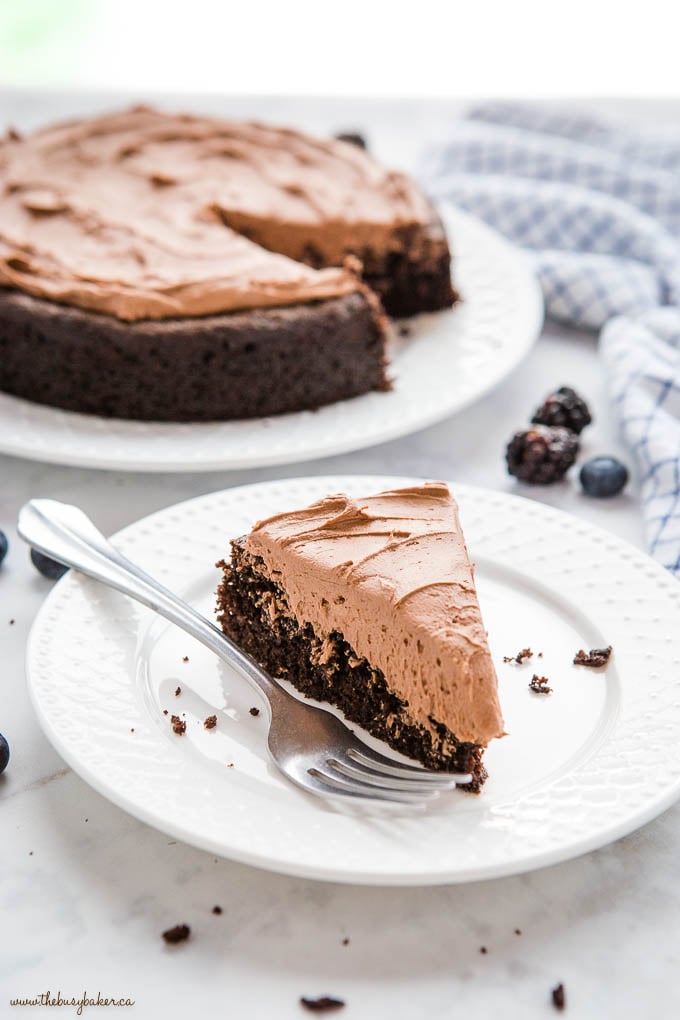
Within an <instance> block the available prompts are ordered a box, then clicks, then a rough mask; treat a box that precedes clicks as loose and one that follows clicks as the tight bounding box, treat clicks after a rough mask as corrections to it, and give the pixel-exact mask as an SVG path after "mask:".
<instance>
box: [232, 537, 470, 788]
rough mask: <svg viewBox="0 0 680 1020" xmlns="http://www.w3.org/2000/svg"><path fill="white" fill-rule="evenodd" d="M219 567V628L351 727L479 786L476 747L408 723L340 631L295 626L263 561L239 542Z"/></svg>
mask: <svg viewBox="0 0 680 1020" xmlns="http://www.w3.org/2000/svg"><path fill="white" fill-rule="evenodd" d="M218 566H221V567H222V568H223V570H224V579H223V581H222V583H221V585H220V587H219V590H218V610H219V620H220V624H221V626H222V629H223V630H224V632H225V633H226V634H227V635H228V636H229V637H230V638H232V640H234V641H236V642H237V644H239V645H240V646H241V647H242V648H243V649H245V651H247V652H248V653H249V654H250V655H252V656H253V658H255V659H256V660H258V661H259V662H260V663H262V665H263V666H264V667H265V669H267V670H268V671H269V672H270V673H271V674H272V675H273V676H279V677H281V678H282V679H286V680H289V681H290V682H291V683H292V684H293V685H294V686H295V687H296V688H297V689H298V690H299V691H301V692H302V693H303V694H305V695H306V696H307V697H310V698H315V699H317V700H319V701H327V702H329V703H331V704H333V705H335V706H337V707H338V708H339V709H340V710H341V711H342V712H343V713H344V715H345V716H346V718H347V719H349V720H350V721H351V722H354V723H357V724H358V725H360V726H362V727H363V728H364V729H365V730H367V731H368V732H369V733H370V734H372V735H373V736H374V737H376V738H377V739H379V740H384V741H385V742H386V743H387V744H388V745H389V746H390V747H392V748H393V749H394V750H395V751H399V752H401V753H403V754H405V755H407V756H408V757H410V758H414V759H416V760H417V761H420V762H422V764H423V765H425V766H426V767H427V768H429V769H434V770H438V771H449V772H452V771H453V772H466V773H470V774H471V775H472V777H473V781H472V783H471V784H469V785H468V786H467V787H465V789H468V790H470V791H471V792H477V791H478V790H479V789H480V787H481V785H482V784H483V783H484V781H485V779H486V775H487V774H486V770H485V768H484V766H483V764H482V754H483V748H482V747H480V746H478V745H475V744H473V743H470V742H465V741H459V740H458V739H457V737H456V735H455V734H454V733H452V732H451V730H450V729H449V728H448V727H447V726H446V725H444V724H443V723H441V722H439V721H438V720H437V719H435V718H430V719H429V726H428V727H425V726H422V725H419V724H417V723H414V722H413V721H412V719H411V717H410V715H409V711H408V708H409V706H408V704H407V703H406V702H405V701H403V699H401V698H399V697H398V696H397V695H396V694H395V693H394V692H393V691H391V690H390V689H389V687H388V684H387V682H386V680H385V676H384V674H383V673H382V672H381V671H380V670H379V669H376V668H374V667H373V666H372V665H371V663H370V662H368V661H367V659H366V658H362V657H360V656H358V655H357V654H356V652H355V650H354V649H353V648H352V647H351V646H350V645H349V644H348V643H347V641H345V639H344V636H343V635H342V634H341V633H339V632H337V631H335V632H332V633H331V634H330V635H329V636H328V637H326V638H323V639H322V638H321V637H319V636H317V635H316V634H315V632H314V629H313V627H312V626H311V624H309V623H307V624H302V625H301V624H300V623H299V622H298V620H297V619H296V617H295V614H294V613H293V611H292V610H291V608H290V605H289V602H288V598H287V595H286V592H285V591H284V589H283V588H282V587H281V586H280V585H279V584H278V583H277V582H276V580H275V579H274V578H273V577H271V576H269V575H268V574H267V569H266V566H265V564H264V561H263V560H261V559H259V558H257V557H254V556H252V555H251V554H249V553H248V552H247V550H246V548H245V539H239V540H237V541H235V542H233V543H232V557H231V562H229V563H225V562H222V563H220V564H218Z"/></svg>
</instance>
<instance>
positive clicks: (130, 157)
mask: <svg viewBox="0 0 680 1020" xmlns="http://www.w3.org/2000/svg"><path fill="white" fill-rule="evenodd" d="M428 220H429V213H428V208H427V205H426V202H425V199H424V198H423V196H422V194H421V193H420V191H419V190H418V189H417V187H416V185H415V184H414V183H412V182H411V181H410V180H409V179H408V178H407V177H405V176H403V175H401V174H398V173H394V172H390V171H387V170H384V169H383V168H382V167H380V166H379V164H377V163H376V162H375V161H374V160H373V159H372V158H371V157H370V156H369V155H368V154H367V153H365V152H363V151H361V150H360V149H358V148H357V147H356V146H353V145H350V144H348V143H345V142H341V141H336V140H327V141H320V140H315V139H313V138H309V137H307V136H305V135H303V134H300V133H299V132H297V131H292V130H286V129H283V128H273V127H266V126H264V125H262V124H252V123H239V122H233V121H226V120H215V119H212V118H207V117H197V116H190V115H171V114H165V113H160V112H157V111H154V110H150V109H148V108H146V107H138V108H135V109H133V110H129V111H126V112H123V113H118V114H112V115H107V116H103V117H98V118H95V119H91V120H82V121H77V122H73V123H69V124H63V125H59V126H56V127H52V128H48V129H45V130H43V131H39V132H37V133H35V134H33V135H30V136H28V137H26V138H25V139H22V138H20V137H18V136H16V134H15V133H12V134H10V135H8V136H7V138H6V139H5V140H4V141H3V142H2V143H0V286H3V285H4V286H9V287H16V288H19V289H21V290H24V291H26V292H28V293H30V294H33V295H35V296H37V297H41V298H47V299H49V300H51V301H57V302H61V303H64V304H70V305H76V306H78V307H80V308H86V309H93V310H95V311H99V312H104V313H106V314H109V315H113V316H117V317H118V318H119V319H124V320H136V319H160V318H168V317H178V316H196V315H208V314H213V313H218V312H226V311H232V310H235V309H246V308H258V307H271V306H276V305H289V304H295V303H299V302H307V301H314V300H320V299H324V298H329V297H335V296H339V295H342V294H346V293H349V292H351V291H354V290H356V289H357V288H358V287H359V286H360V283H359V280H358V278H357V272H356V271H357V270H358V269H360V265H359V264H358V263H356V260H355V262H354V264H353V265H351V264H350V265H349V266H348V265H346V262H347V256H348V254H350V253H358V254H361V252H362V251H363V250H375V249H376V248H378V249H380V250H381V251H384V253H385V254H386V255H387V254H389V252H390V251H398V250H399V249H400V246H402V245H403V240H402V239H401V234H402V232H403V229H404V228H409V227H410V226H412V225H414V224H422V223H427V222H428ZM304 263H308V264H304ZM312 266H322V267H327V268H320V269H315V268H312Z"/></svg>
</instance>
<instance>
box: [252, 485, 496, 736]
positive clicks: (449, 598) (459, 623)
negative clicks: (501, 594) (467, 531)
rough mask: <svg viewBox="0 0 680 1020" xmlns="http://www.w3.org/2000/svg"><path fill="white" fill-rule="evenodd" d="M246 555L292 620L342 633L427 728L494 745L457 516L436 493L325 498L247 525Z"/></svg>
mask: <svg viewBox="0 0 680 1020" xmlns="http://www.w3.org/2000/svg"><path fill="white" fill-rule="evenodd" d="M247 549H248V550H249V551H250V552H251V553H253V554H254V555H256V556H259V557H261V558H262V559H263V560H264V562H265V564H266V566H267V569H268V570H269V571H270V572H272V573H273V574H274V575H275V576H277V577H280V580H281V583H282V584H283V587H284V588H285V590H286V593H287V596H288V600H289V602H290V605H291V608H292V610H293V612H294V613H295V615H296V617H297V619H298V620H299V621H301V622H302V621H304V622H309V623H311V624H312V626H313V627H314V630H315V632H316V634H317V636H321V637H322V638H326V637H328V636H329V635H330V634H331V633H332V632H333V631H339V632H341V633H342V634H343V636H344V638H345V640H346V641H347V642H348V643H349V644H350V645H351V646H352V648H353V649H354V651H355V652H356V654H357V655H358V656H361V657H362V658H366V659H367V660H368V662H369V663H370V664H371V665H372V666H373V667H374V668H378V669H380V670H382V672H383V673H384V675H385V677H386V680H387V683H388V685H389V687H390V689H391V690H392V691H394V692H395V693H397V694H398V695H399V696H400V697H402V698H403V699H404V700H405V701H406V702H407V703H408V712H409V714H410V715H411V716H412V718H413V719H414V720H415V721H416V722H418V723H421V724H422V725H423V726H425V727H426V728H429V727H431V726H432V721H431V720H432V719H436V720H437V721H438V722H443V723H445V724H446V725H447V726H448V727H449V729H451V730H452V731H453V733H454V734H455V735H456V737H458V739H459V740H464V741H471V742H473V743H476V744H481V745H486V744H487V743H488V741H489V740H491V739H492V738H493V737H500V736H502V735H503V719H502V716H501V710H500V706H499V702H498V691H497V684H498V682H497V677H496V671H495V668H494V664H493V661H492V658H491V653H490V651H489V645H488V641H487V635H486V630H485V628H484V623H483V621H482V614H481V611H480V608H479V602H478V599H477V592H476V589H475V584H474V577H473V568H472V565H471V563H470V559H469V557H468V552H467V548H466V545H465V539H464V537H463V532H462V530H461V525H460V520H459V517H458V508H457V505H456V503H455V501H454V499H453V497H452V496H451V493H450V492H449V489H448V487H447V486H446V485H445V484H443V483H425V484H423V485H421V486H417V487H414V488H407V489H398V490H394V491H391V492H382V493H379V494H378V495H375V496H368V497H366V498H365V499H357V500H354V499H350V498H349V497H348V496H344V495H336V496H328V497H327V498H325V499H321V500H319V501H318V502H317V503H314V504H312V506H310V507H307V508H306V509H304V510H298V511H295V512H292V513H284V514H278V515H276V516H275V517H270V518H268V519H267V520H264V521H260V522H259V523H258V524H256V526H255V528H254V529H253V531H252V532H251V533H250V535H249V536H248V539H247Z"/></svg>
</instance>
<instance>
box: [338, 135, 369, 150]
mask: <svg viewBox="0 0 680 1020" xmlns="http://www.w3.org/2000/svg"><path fill="white" fill-rule="evenodd" d="M333 137H334V138H336V139H337V140H338V141H339V142H347V144H348V145H356V147H357V149H366V148H368V146H367V145H366V139H365V138H364V136H363V135H362V134H360V133H359V132H358V131H338V133H337V134H336V135H334V136H333Z"/></svg>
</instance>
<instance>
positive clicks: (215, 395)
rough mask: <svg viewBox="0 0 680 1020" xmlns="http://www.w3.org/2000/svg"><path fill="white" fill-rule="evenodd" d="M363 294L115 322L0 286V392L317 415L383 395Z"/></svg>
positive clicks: (114, 410)
mask: <svg viewBox="0 0 680 1020" xmlns="http://www.w3.org/2000/svg"><path fill="white" fill-rule="evenodd" d="M385 341H386V328H385V319H384V315H383V314H382V311H381V309H380V305H379V302H378V301H377V299H376V298H375V297H374V296H373V295H372V294H371V293H370V292H368V291H366V290H365V289H364V290H359V291H355V292H353V293H350V294H347V295H344V296H341V297H337V298H332V299H328V300H325V301H320V302H315V303H311V304H303V305H291V306H288V307H285V308H261V309H256V310H253V311H245V312H230V313H227V314H222V315H212V316H206V317H203V318H193V319H163V320H157V321H142V322H135V323H129V322H121V321H120V320H118V319H116V318H113V317H112V316H108V315H101V314H98V313H96V312H91V311H84V310H82V309H79V308H74V307H69V306H67V305H58V304H55V303H53V302H51V301H44V300H42V299H39V298H34V297H31V296H29V295H27V294H22V293H20V292H18V291H14V290H7V289H2V288H0V390H4V391H5V392H7V393H11V394H14V395H15V396H18V397H23V398H25V399H27V400H32V401H35V402H37V403H40V404H49V405H51V406H53V407H60V408H64V409H66V410H69V411H81V412H84V413H89V414H96V415H101V416H104V417H116V418H131V419H137V420H142V421H175V422H179V421H217V420H228V419H239V418H251V417H259V416H262V415H272V414H281V413H285V412H290V411H299V410H304V409H313V408H317V407H319V406H321V405H323V404H329V403H332V402H334V401H337V400H344V399H346V398H348V397H353V396H358V395H359V394H362V393H366V392H368V391H369V390H375V389H377V390H381V389H382V390H384V389H388V388H389V383H388V381H387V378H386V375H385Z"/></svg>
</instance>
